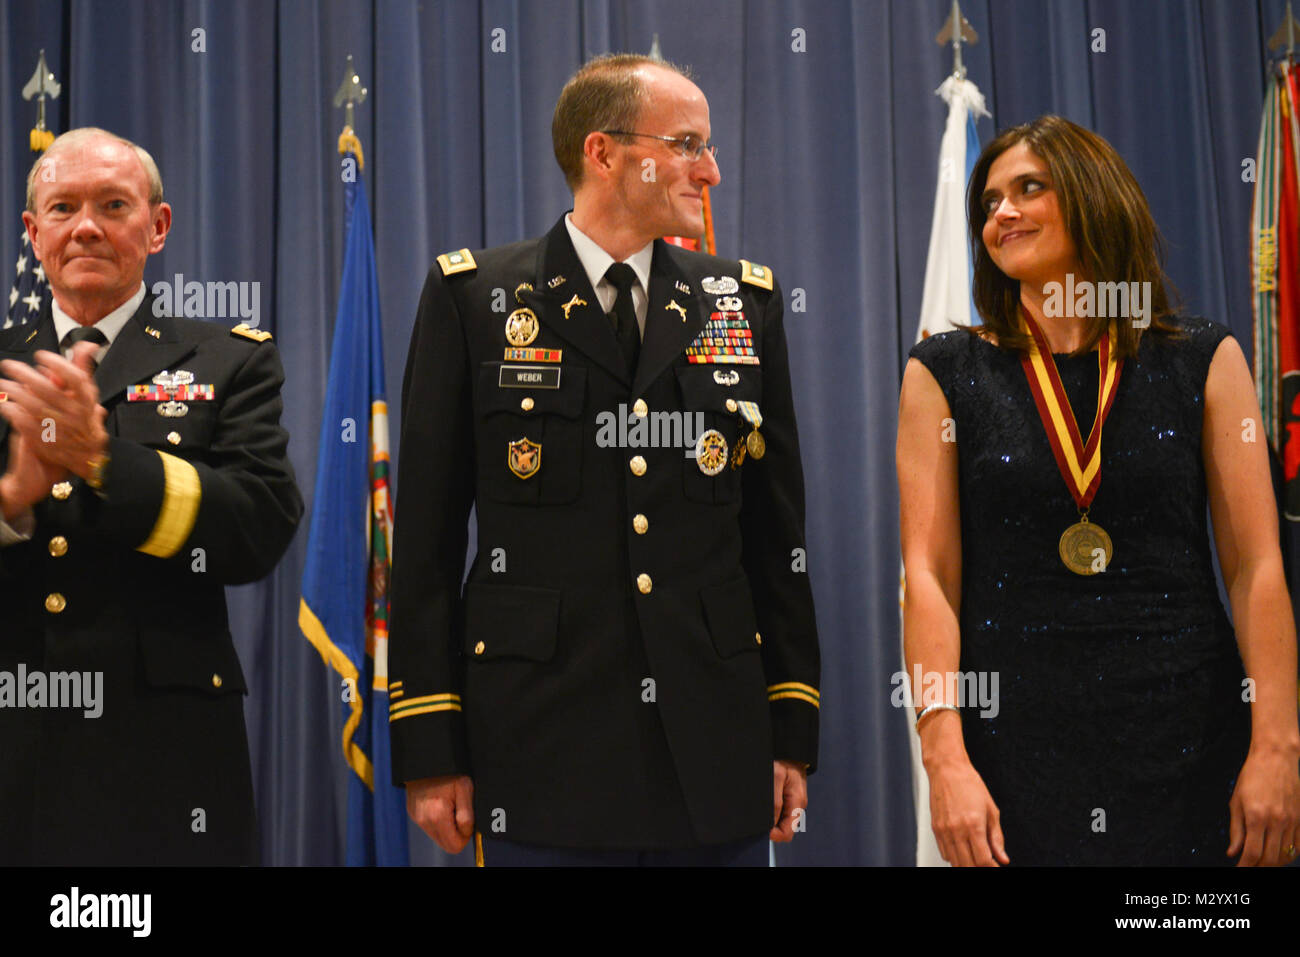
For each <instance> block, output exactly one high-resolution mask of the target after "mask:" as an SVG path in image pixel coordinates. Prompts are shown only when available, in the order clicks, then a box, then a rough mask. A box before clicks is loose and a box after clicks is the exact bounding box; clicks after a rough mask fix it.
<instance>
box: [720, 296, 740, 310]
mask: <svg viewBox="0 0 1300 957" xmlns="http://www.w3.org/2000/svg"><path fill="white" fill-rule="evenodd" d="M744 308H745V303H744V302H743V301H742V300H741V298H740V297H739V296H723V297H722V298H721V299H719V300H718V312H740V311H741V310H742V309H744Z"/></svg>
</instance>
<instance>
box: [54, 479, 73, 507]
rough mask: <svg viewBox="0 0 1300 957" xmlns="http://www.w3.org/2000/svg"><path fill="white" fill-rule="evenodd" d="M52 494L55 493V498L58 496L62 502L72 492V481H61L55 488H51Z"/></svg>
mask: <svg viewBox="0 0 1300 957" xmlns="http://www.w3.org/2000/svg"><path fill="white" fill-rule="evenodd" d="M50 494H51V495H53V496H54V497H55V498H57V499H58V500H59V501H60V502H62V501H63V500H64V499H65V498H67V497H68V496H69V495H71V494H72V483H71V482H59V483H58V484H57V485H55V486H54V488H52V489H50Z"/></svg>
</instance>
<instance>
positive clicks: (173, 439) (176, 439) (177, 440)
mask: <svg viewBox="0 0 1300 957" xmlns="http://www.w3.org/2000/svg"><path fill="white" fill-rule="evenodd" d="M167 441H168V442H170V443H171V444H172V445H180V444H181V434H180V433H179V432H168V433H167Z"/></svg>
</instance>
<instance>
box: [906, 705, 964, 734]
mask: <svg viewBox="0 0 1300 957" xmlns="http://www.w3.org/2000/svg"><path fill="white" fill-rule="evenodd" d="M935 711H956V712H957V713H958V714H961V712H960V711H959V710H958V708H957V706H956V705H955V704H944V703H942V702H940V703H938V704H929V705H926V706H925V707H924V708H922V709H921V713H920V714H918V715H917V716H916V727H917V729H918V730H919V729H920V727H921V722H922V721H924V720H925V716H926V715H928V714H930V713H932V712H935Z"/></svg>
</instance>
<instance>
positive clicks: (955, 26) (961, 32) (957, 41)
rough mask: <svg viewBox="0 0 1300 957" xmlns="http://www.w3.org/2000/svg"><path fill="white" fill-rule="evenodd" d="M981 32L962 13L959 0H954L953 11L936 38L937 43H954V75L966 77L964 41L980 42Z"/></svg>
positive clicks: (941, 44) (940, 44)
mask: <svg viewBox="0 0 1300 957" xmlns="http://www.w3.org/2000/svg"><path fill="white" fill-rule="evenodd" d="M979 40H980V38H979V34H977V33H976V32H975V30H974V29H973V28H972V27H971V25H970V21H968V20H967V19H966V18H965V17H963V16H962V15H961V7H959V6H957V0H952V12H951V13H949V14H948V19H947V20H946V21H945V22H944V25H943V29H941V30H940V31H939V35H938V36H936V37H935V38H934V41H935V43H937V44H939V46H943V45H944V44H945V43H951V44H952V75H953V76H956V77H960V78H962V79H965V77H966V65H965V64H964V63H962V61H961V45H962V43H963V42H964V43H972V44H973V43H979Z"/></svg>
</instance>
